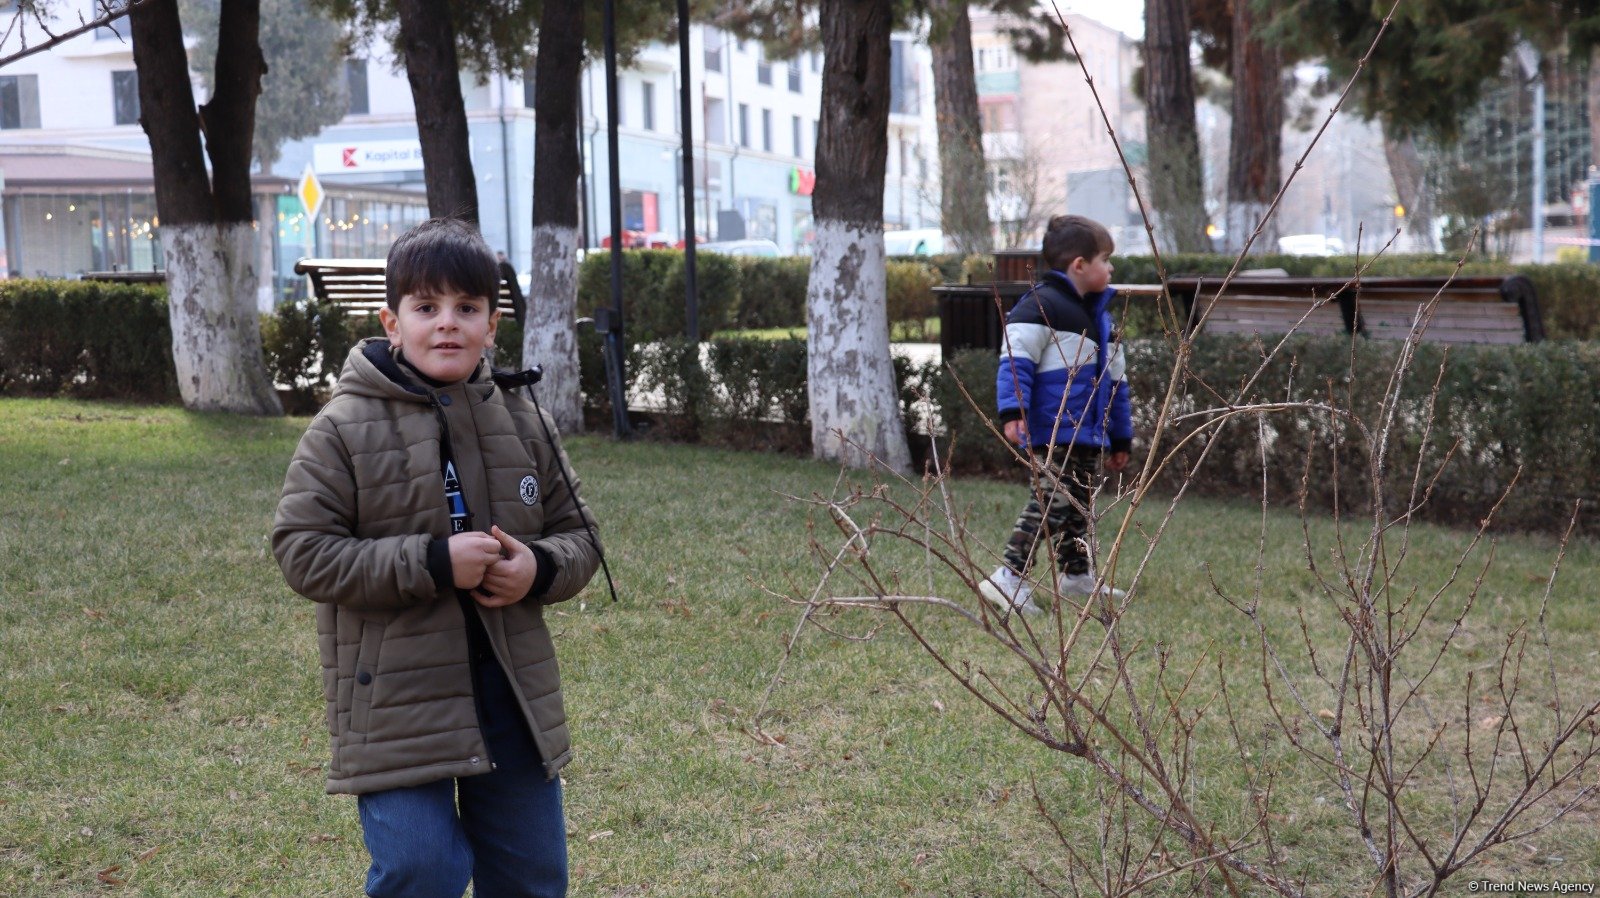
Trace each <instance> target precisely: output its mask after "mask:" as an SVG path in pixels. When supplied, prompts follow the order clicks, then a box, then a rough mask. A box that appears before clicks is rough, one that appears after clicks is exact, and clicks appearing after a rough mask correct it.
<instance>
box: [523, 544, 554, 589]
mask: <svg viewBox="0 0 1600 898" xmlns="http://www.w3.org/2000/svg"><path fill="white" fill-rule="evenodd" d="M528 548H529V549H532V550H533V557H534V560H536V561H538V562H539V569H538V570H537V571H535V572H534V574H533V585H532V586H530V587H528V595H530V596H533V597H534V598H538V597H540V596H542V595H544V594H545V593H546V592H548V591H549V589H550V584H551V583H554V582H555V579H556V560H555V558H554V556H552V555H551V554H550V553H549V552H548V551H546V550H545V548H544V547H543V546H529V547H528Z"/></svg>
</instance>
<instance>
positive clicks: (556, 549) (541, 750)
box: [272, 219, 599, 898]
mask: <svg viewBox="0 0 1600 898" xmlns="http://www.w3.org/2000/svg"><path fill="white" fill-rule="evenodd" d="M385 280H386V281H387V286H388V294H389V295H388V306H387V308H384V309H382V310H380V311H379V313H378V315H379V317H380V318H381V319H382V322H383V328H384V331H385V332H386V333H387V337H375V338H371V339H367V340H363V341H362V342H360V343H358V344H357V345H356V346H355V348H353V349H352V350H351V351H350V355H349V357H348V358H347V359H346V361H345V365H344V371H343V372H342V373H341V374H340V375H339V383H338V385H337V386H336V387H334V392H333V398H332V399H330V400H329V401H328V404H327V405H325V406H323V408H322V411H321V413H319V414H318V415H317V417H316V418H315V419H313V420H312V422H311V425H310V426H309V427H308V428H307V429H306V433H305V435H304V436H303V437H301V439H300V445H299V447H298V448H297V449H296V450H295V454H294V458H293V459H292V460H291V461H290V462H289V470H288V473H287V475H286V476H285V477H284V483H283V495H282V498H280V499H279V501H278V512H277V517H276V519H275V521H274V522H273V528H272V550H273V554H274V555H275V556H276V557H277V559H278V565H279V567H280V568H282V570H283V575H284V578H285V579H286V580H287V581H288V583H289V586H290V587H291V588H292V589H294V590H295V591H296V592H298V593H300V594H301V595H303V596H305V597H306V598H308V599H311V600H312V601H314V602H316V603H317V636H318V645H319V651H320V654H321V664H322V688H323V696H324V700H325V701H326V703H327V724H328V734H329V736H330V737H331V742H332V750H333V763H332V765H331V766H330V767H329V769H328V781H327V788H328V791H329V792H335V793H345V794H353V795H356V796H357V797H358V801H357V805H358V809H359V811H360V814H361V829H362V834H363V836H364V838H365V841H366V846H367V851H368V852H369V853H370V854H371V856H372V866H371V867H370V868H369V869H368V871H367V880H366V891H365V894H367V895H369V896H377V898H390V896H423V895H426V896H451V898H460V896H461V895H462V894H463V893H464V892H465V891H466V889H467V882H468V880H469V879H470V880H471V882H472V885H473V890H474V894H476V895H482V896H489V895H494V896H520V898H533V896H559V895H565V894H566V890H567V879H568V876H567V841H566V839H567V831H566V824H565V822H564V818H563V812H562V798H561V779H560V776H559V774H558V771H559V770H560V769H561V767H562V765H564V764H566V763H567V760H568V759H569V758H570V757H571V754H572V750H571V746H570V742H569V739H568V734H567V715H566V711H565V710H564V708H563V705H562V700H561V677H560V673H559V672H558V670H557V668H556V655H555V645H554V643H553V642H552V640H551V633H550V628H549V627H548V626H547V625H546V624H545V619H544V618H545V611H544V607H545V606H546V605H550V604H554V603H556V602H561V601H565V600H566V599H570V598H572V597H573V596H574V595H576V594H577V593H578V591H579V590H580V589H582V588H583V586H584V584H585V583H587V582H588V580H589V577H590V576H591V575H593V573H594V570H595V567H596V566H597V565H598V564H599V545H598V543H596V542H594V541H593V539H592V537H591V536H590V534H589V533H588V532H586V531H587V526H586V522H590V521H592V518H590V516H589V513H588V510H587V509H586V507H585V506H584V504H583V503H582V502H581V501H579V499H578V497H577V494H576V493H575V492H574V490H575V489H576V487H575V486H571V485H570V481H569V480H568V479H567V478H566V477H565V476H564V473H563V471H562V470H561V466H562V465H564V464H565V460H564V458H563V453H562V451H561V448H560V445H559V443H558V441H557V439H556V437H555V429H554V425H553V424H552V423H551V422H550V419H549V416H548V415H545V414H544V413H543V412H541V411H540V410H539V409H537V408H536V407H535V406H534V405H533V404H532V403H530V402H529V401H528V400H527V399H526V398H524V397H523V396H521V395H520V394H517V393H514V392H511V391H509V390H506V389H504V388H502V387H501V386H500V385H499V384H498V383H497V381H496V379H495V378H494V377H492V376H491V374H490V369H489V366H488V364H487V363H486V362H485V361H484V360H483V352H484V349H485V348H486V347H488V346H492V345H493V343H494V333H495V327H496V325H497V324H498V323H499V319H500V312H499V310H498V309H496V308H495V305H494V297H495V295H496V293H497V292H498V283H499V276H498V272H497V266H496V264H495V259H494V255H493V254H492V253H490V251H489V247H488V245H487V244H485V243H484V242H483V238H482V237H480V236H478V233H477V231H476V230H475V229H473V228H472V227H471V226H469V225H467V224H465V223H462V222H459V221H453V220H449V219H430V220H428V221H425V222H423V223H422V224H420V225H418V226H417V227H415V228H413V229H411V230H410V231H407V232H406V233H405V234H403V235H402V236H401V237H400V239H398V240H396V241H395V243H394V246H393V247H391V248H390V250H389V258H388V263H387V271H386V273H385Z"/></svg>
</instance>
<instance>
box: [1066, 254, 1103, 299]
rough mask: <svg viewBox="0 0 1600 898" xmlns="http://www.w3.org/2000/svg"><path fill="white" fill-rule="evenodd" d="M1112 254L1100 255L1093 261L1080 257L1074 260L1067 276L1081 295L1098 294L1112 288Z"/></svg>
mask: <svg viewBox="0 0 1600 898" xmlns="http://www.w3.org/2000/svg"><path fill="white" fill-rule="evenodd" d="M1111 271H1112V268H1111V252H1110V251H1109V250H1107V251H1106V252H1103V253H1098V254H1096V255H1095V257H1094V258H1093V259H1087V258H1084V257H1083V256H1079V257H1078V258H1076V259H1073V260H1072V265H1071V266H1070V267H1069V268H1068V270H1067V274H1069V275H1071V276H1072V283H1073V284H1074V285H1075V286H1076V287H1077V288H1078V292H1079V293H1084V294H1088V293H1098V292H1099V291H1101V290H1104V289H1105V288H1107V287H1109V286H1111Z"/></svg>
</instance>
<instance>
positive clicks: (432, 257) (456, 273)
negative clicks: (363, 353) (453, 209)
mask: <svg viewBox="0 0 1600 898" xmlns="http://www.w3.org/2000/svg"><path fill="white" fill-rule="evenodd" d="M383 283H384V292H385V293H386V298H387V299H388V302H389V311H391V312H397V311H399V310H400V299H401V297H404V296H408V295H411V294H421V295H424V296H428V295H432V294H436V293H438V292H439V291H441V290H446V289H449V290H455V291H458V292H460V293H463V294H466V295H467V296H478V297H482V298H484V299H487V300H489V301H491V302H494V301H496V300H497V299H498V298H499V296H500V263H499V262H498V261H496V260H495V257H494V253H492V252H490V251H489V244H487V243H485V242H484V240H483V235H482V234H479V233H478V229H477V228H475V227H473V226H472V225H470V224H468V223H467V222H465V221H462V220H461V219H459V218H430V219H428V220H427V221H425V222H423V223H422V224H419V225H417V226H416V227H414V228H412V229H411V230H409V231H406V232H405V233H404V234H401V235H400V237H399V239H397V240H395V242H394V245H393V246H390V247H389V259H388V261H387V262H386V263H384V275H383Z"/></svg>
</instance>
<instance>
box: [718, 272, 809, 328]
mask: <svg viewBox="0 0 1600 898" xmlns="http://www.w3.org/2000/svg"><path fill="white" fill-rule="evenodd" d="M738 265H739V309H738V314H737V315H736V316H735V317H734V326H735V327H738V328H740V329H744V330H755V329H760V328H774V327H805V326H806V285H807V284H808V283H809V282H810V280H811V258H810V257H809V256H785V257H782V258H777V259H768V258H761V257H757V256H744V257H741V258H740V259H739V260H738Z"/></svg>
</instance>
